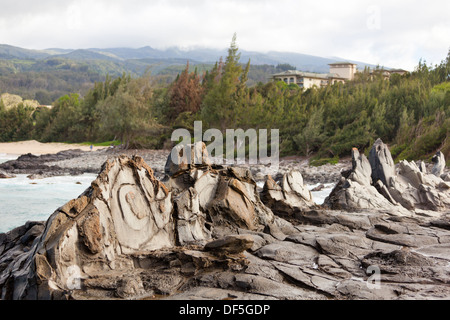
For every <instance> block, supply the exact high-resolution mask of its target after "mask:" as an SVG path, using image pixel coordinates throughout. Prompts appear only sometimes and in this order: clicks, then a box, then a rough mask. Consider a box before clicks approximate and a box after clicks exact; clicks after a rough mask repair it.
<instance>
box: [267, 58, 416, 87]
mask: <svg viewBox="0 0 450 320" xmlns="http://www.w3.org/2000/svg"><path fill="white" fill-rule="evenodd" d="M329 66H330V72H329V73H313V72H303V71H297V70H288V71H284V72H280V73H276V74H273V75H272V80H274V81H284V82H285V83H287V84H291V83H295V84H297V85H298V86H299V87H300V88H304V89H309V88H312V87H314V86H315V87H318V88H320V87H324V86H327V85H328V84H334V83H336V82H342V83H345V81H348V80H354V79H355V74H356V73H357V72H360V71H358V70H357V69H356V64H354V63H351V62H335V63H330V64H329ZM407 72H408V71H406V70H403V69H383V68H382V69H378V68H377V69H370V68H369V73H370V77H371V78H372V77H373V76H374V75H375V74H377V73H381V74H382V76H383V78H384V79H386V80H387V79H389V78H390V76H391V75H392V74H394V73H396V74H400V75H404V74H405V73H407Z"/></svg>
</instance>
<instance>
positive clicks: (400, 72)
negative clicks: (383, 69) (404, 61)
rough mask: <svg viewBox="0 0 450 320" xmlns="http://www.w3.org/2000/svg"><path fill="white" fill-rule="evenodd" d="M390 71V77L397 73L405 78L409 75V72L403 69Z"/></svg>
mask: <svg viewBox="0 0 450 320" xmlns="http://www.w3.org/2000/svg"><path fill="white" fill-rule="evenodd" d="M388 71H389V74H390V75H392V74H394V73H396V74H399V75H401V76H403V75H404V74H407V73H408V71H406V70H403V69H389V70H388Z"/></svg>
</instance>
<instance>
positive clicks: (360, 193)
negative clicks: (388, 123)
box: [325, 139, 450, 215]
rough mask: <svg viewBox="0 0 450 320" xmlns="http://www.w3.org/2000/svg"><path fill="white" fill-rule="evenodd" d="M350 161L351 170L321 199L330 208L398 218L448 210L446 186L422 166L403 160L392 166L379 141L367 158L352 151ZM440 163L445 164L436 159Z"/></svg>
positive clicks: (449, 194)
mask: <svg viewBox="0 0 450 320" xmlns="http://www.w3.org/2000/svg"><path fill="white" fill-rule="evenodd" d="M352 159H353V160H352V161H353V166H352V170H351V171H350V172H347V173H346V176H345V177H343V178H342V179H341V181H340V182H339V183H338V184H337V185H336V187H335V188H334V190H333V191H332V192H331V194H330V196H329V197H328V198H327V199H326V200H325V203H326V205H328V206H330V207H331V208H334V209H346V210H358V209H362V208H365V209H379V210H385V211H388V212H390V213H391V214H399V215H411V214H413V213H414V212H415V211H416V212H419V214H426V213H424V211H444V212H445V211H448V210H449V209H450V184H449V183H448V182H446V181H444V180H443V179H441V178H440V177H437V176H435V175H433V174H427V173H426V170H425V169H424V168H423V166H422V169H421V168H419V167H418V166H417V165H416V164H415V163H414V162H408V161H406V160H403V161H401V162H400V163H399V164H398V165H397V167H396V166H395V165H394V162H393V160H392V156H391V154H390V152H389V149H388V148H387V146H386V145H385V144H384V143H383V142H382V141H381V140H380V139H378V140H377V141H376V142H375V143H374V145H373V147H372V149H371V151H370V154H369V159H367V158H366V157H365V156H364V155H360V154H359V152H358V150H356V149H353V151H352ZM442 161H443V162H444V163H445V160H442V159H441V160H439V162H442ZM369 164H370V165H369ZM428 214H431V215H433V213H431V212H430V213H428Z"/></svg>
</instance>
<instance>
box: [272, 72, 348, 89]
mask: <svg viewBox="0 0 450 320" xmlns="http://www.w3.org/2000/svg"><path fill="white" fill-rule="evenodd" d="M272 79H273V80H276V81H284V82H285V83H287V84H291V83H295V84H297V85H298V86H299V87H300V88H304V89H309V88H312V87H314V86H316V87H318V88H320V87H325V86H327V85H328V84H334V83H336V82H345V80H346V79H345V78H343V77H340V76H339V75H338V74H335V73H313V72H302V71H297V70H288V71H285V72H281V73H276V74H274V75H272Z"/></svg>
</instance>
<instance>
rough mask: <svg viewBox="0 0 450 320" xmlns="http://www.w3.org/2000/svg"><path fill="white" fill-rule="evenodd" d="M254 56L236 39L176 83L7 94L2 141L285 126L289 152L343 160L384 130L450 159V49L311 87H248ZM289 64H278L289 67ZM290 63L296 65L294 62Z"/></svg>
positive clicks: (133, 138) (406, 144) (284, 151)
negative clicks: (23, 101) (401, 67)
mask: <svg viewBox="0 0 450 320" xmlns="http://www.w3.org/2000/svg"><path fill="white" fill-rule="evenodd" d="M251 67H252V66H251V61H248V62H247V63H244V64H243V63H241V62H240V54H239V50H238V47H237V45H236V38H235V37H233V39H232V42H231V45H230V47H229V49H228V55H227V57H226V58H225V59H224V60H223V59H220V60H219V61H217V62H216V63H215V65H214V66H213V68H212V69H210V70H206V71H205V70H202V71H201V72H199V71H198V70H197V69H195V68H194V70H192V69H193V68H192V66H190V65H189V62H188V63H187V64H186V67H185V69H184V70H183V71H182V72H181V73H179V74H178V76H177V77H176V79H175V80H174V81H173V82H171V83H170V84H169V85H164V84H161V83H160V82H158V81H155V79H154V77H152V76H151V75H150V74H145V75H143V76H141V77H131V76H130V75H127V74H123V75H122V76H119V77H117V78H115V79H112V78H110V77H107V78H106V80H105V81H104V82H96V83H95V85H94V86H93V88H91V89H90V90H89V91H88V92H87V93H86V94H85V95H84V96H80V95H78V94H68V95H64V96H62V97H60V98H58V99H57V100H56V101H55V102H54V103H53V107H52V108H51V109H48V108H37V109H35V108H30V107H27V106H23V105H18V106H17V107H14V108H8V109H7V108H5V106H3V105H2V104H1V102H0V128H1V129H0V141H18V140H26V139H36V140H39V141H43V142H46V141H64V142H85V141H92V142H95V141H97V142H100V141H110V140H120V141H121V143H122V144H123V145H124V146H125V147H133V148H163V147H170V146H171V145H172V144H173V143H172V142H171V141H170V134H171V132H172V131H173V130H174V129H176V128H180V127H183V128H187V129H189V130H193V123H194V121H196V120H201V121H203V130H207V129H208V128H217V129H220V130H222V131H223V132H224V131H225V130H226V129H227V128H230V129H231V128H233V129H237V128H241V129H244V130H246V129H249V128H254V129H256V130H258V129H275V128H276V129H279V134H280V151H281V155H295V154H297V155H306V156H311V155H314V156H315V158H317V159H319V158H328V159H337V158H339V157H342V156H346V155H348V154H350V152H351V149H352V147H356V148H359V149H360V150H363V151H365V150H368V148H369V147H370V146H371V145H372V143H373V142H374V141H375V140H376V139H377V138H378V137H380V138H381V139H383V141H385V142H387V143H389V144H390V145H391V146H392V148H391V151H392V153H393V155H394V156H395V157H396V158H397V159H410V160H412V159H419V158H427V157H429V156H430V155H431V154H432V153H433V152H435V151H436V150H442V151H443V152H444V155H445V156H446V159H449V158H450V141H449V139H448V136H449V128H450V117H449V115H450V82H449V74H450V52H449V55H447V57H446V58H445V59H444V60H443V61H442V62H441V63H440V64H439V65H435V66H428V65H427V64H426V63H425V62H422V61H420V62H419V64H418V66H417V67H416V68H415V70H414V71H413V72H411V73H408V74H406V75H403V76H401V75H398V74H393V75H392V76H391V77H390V79H389V80H385V79H384V78H383V76H382V74H381V72H379V73H373V74H371V73H369V70H364V71H363V72H360V73H357V74H356V78H355V80H353V81H348V82H346V83H345V84H342V83H336V84H333V85H328V86H326V87H323V88H311V89H307V90H304V89H302V88H300V87H298V86H297V85H295V84H290V85H287V84H286V83H284V82H268V83H263V82H259V83H257V84H255V85H252V86H249V85H248V77H249V71H250V69H251ZM284 67H286V66H280V68H284ZM288 67H289V66H288Z"/></svg>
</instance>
